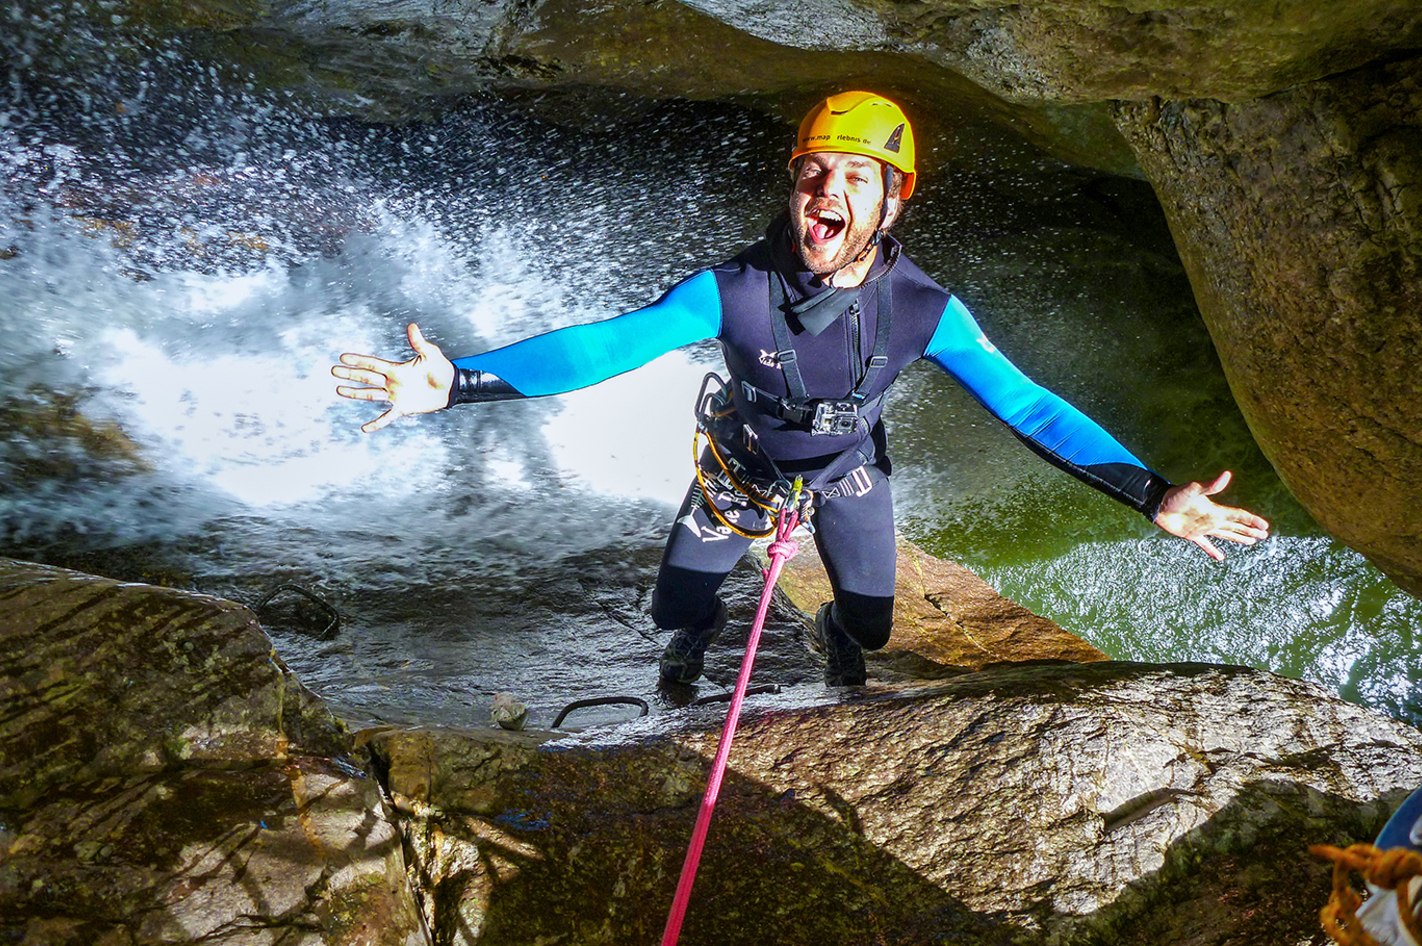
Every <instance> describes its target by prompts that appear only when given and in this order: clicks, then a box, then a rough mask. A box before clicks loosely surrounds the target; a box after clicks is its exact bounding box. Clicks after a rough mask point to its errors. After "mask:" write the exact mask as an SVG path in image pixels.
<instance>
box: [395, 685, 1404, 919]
mask: <svg viewBox="0 0 1422 946" xmlns="http://www.w3.org/2000/svg"><path fill="white" fill-rule="evenodd" d="M720 719H721V716H720V711H719V710H712V709H710V708H702V709H694V710H688V711H685V712H684V713H682V714H679V715H676V716H661V717H654V718H650V719H648V720H644V721H641V722H638V723H634V724H630V725H627V726H623V727H620V728H619V729H617V730H608V731H603V732H602V733H601V734H592V733H589V734H585V735H583V736H580V737H577V738H563V739H557V740H550V739H549V734H538V733H533V732H526V733H517V734H515V733H507V732H502V731H495V730H487V731H454V730H387V731H383V732H378V733H372V734H370V738H371V744H372V748H373V750H374V751H375V753H376V756H377V758H378V760H380V762H381V764H383V765H384V766H386V767H387V769H388V776H387V777H388V780H389V787H390V790H391V792H392V794H393V797H395V798H396V799H398V800H400V804H401V812H402V814H401V821H402V825H403V827H402V830H403V831H404V832H405V834H406V838H407V843H408V845H409V847H410V849H411V850H412V851H413V852H414V859H413V861H412V865H411V867H412V870H413V871H414V872H415V873H416V875H417V876H418V877H419V878H420V885H421V887H422V888H423V889H424V890H425V892H426V899H425V910H426V913H427V916H428V918H429V921H430V925H431V928H432V930H433V934H434V939H435V942H437V943H440V944H467V943H474V942H478V943H480V944H503V943H528V942H533V941H545V942H560V941H576V942H579V943H583V944H601V943H608V944H611V943H628V942H655V941H656V937H657V936H658V935H659V934H660V931H661V929H662V926H663V924H664V923H665V920H666V913H667V910H668V908H669V906H670V903H671V899H672V893H673V891H674V889H675V886H676V882H677V878H678V875H679V872H680V869H681V862H682V858H683V857H684V854H685V849H686V844H687V842H688V840H689V838H690V832H691V827H692V824H693V822H694V820H695V816H696V812H697V809H698V807H699V804H700V800H701V795H702V791H703V789H704V784H705V778H706V773H707V771H708V766H709V760H710V759H711V757H712V755H713V754H714V752H715V747H716V741H717V737H718V736H719V726H720ZM1419 781H1422V734H1419V733H1418V732H1417V731H1415V730H1414V729H1412V728H1411V727H1408V726H1406V725H1405V724H1402V723H1398V722H1395V721H1392V720H1389V719H1387V718H1385V717H1382V716H1380V715H1378V714H1376V713H1373V712H1371V711H1368V710H1364V709H1361V708H1359V707H1356V706H1353V705H1351V704H1347V703H1344V702H1342V701H1340V700H1338V699H1336V698H1334V697H1332V696H1330V695H1329V694H1327V693H1326V692H1324V691H1323V690H1322V689H1321V688H1318V687H1316V686H1313V685H1310V684H1304V683H1299V682H1297V681H1291V680H1286V679H1283V678H1280V677H1276V676H1273V675H1270V674H1266V673H1260V672H1255V671H1250V670H1245V669H1242V668H1229V667H1206V666H1202V665H1176V666H1147V665H1138V664H1125V663H1111V662H1095V663H1087V664H1077V665H1070V666H1067V665H1054V666H1044V665H1035V666H1022V665H1018V666H999V667H993V668H989V669H987V670H984V671H979V672H973V673H969V674H965V675H963V676H959V677H956V678H954V679H952V680H950V681H944V682H939V683H932V684H920V685H917V686H903V685H891V686H882V685H881V686H870V687H869V688H867V689H866V690H865V691H863V692H862V693H855V694H846V695H845V696H844V698H843V699H838V700H837V699H835V698H834V697H832V696H831V697H826V696H824V695H823V691H822V690H818V689H816V690H815V691H813V692H811V691H809V690H808V689H806V690H802V691H795V692H790V693H785V694H781V695H780V696H777V697H773V698H771V697H756V698H752V699H751V700H750V701H749V702H748V704H747V711H746V715H745V717H744V720H743V723H742V727H741V729H740V731H739V733H738V735H737V737H736V743H735V748H734V750H733V752H732V754H731V764H730V771H729V773H728V775H727V778H726V781H725V783H724V785H723V787H722V791H721V796H720V802H719V805H718V807H717V811H716V815H715V820H714V821H713V822H712V829H711V835H710V839H709V841H708V843H707V846H706V849H705V853H704V855H703V858H702V862H701V867H700V871H699V873H698V874H697V879H696V885H695V889H694V892H693V894H692V899H691V906H690V911H689V914H688V917H687V921H686V924H685V926H684V927H683V931H682V935H681V940H680V941H681V942H682V943H685V944H688V946H693V944H699V943H708V944H709V943H717V944H726V946H735V944H741V943H746V944H751V943H754V944H761V943H765V942H827V943H861V942H894V943H921V944H927V943H941V942H955V943H974V944H978V943H982V944H994V943H1000V944H1007V943H1046V942H1051V943H1057V944H1076V943H1082V944H1085V943H1101V942H1112V943H1124V944H1142V946H1145V944H1152V946H1156V944H1160V943H1166V942H1168V943H1172V944H1186V946H1188V944H1197V943H1198V944H1204V943H1220V942H1237V943H1266V942H1267V943H1271V944H1304V943H1320V944H1321V943H1323V942H1325V940H1324V939H1323V936H1322V933H1321V932H1320V931H1319V927H1318V923H1317V910H1318V907H1319V906H1320V905H1321V904H1322V903H1323V901H1324V900H1325V899H1326V898H1327V893H1328V871H1327V868H1326V866H1324V865H1321V864H1317V863H1314V862H1313V861H1311V860H1310V858H1309V856H1308V854H1307V851H1306V845H1307V844H1308V843H1310V842H1318V841H1328V840H1330V839H1339V840H1349V839H1357V838H1366V837H1371V836H1372V834H1374V833H1375V832H1376V831H1377V829H1378V828H1379V827H1380V826H1381V824H1382V821H1383V820H1385V818H1386V816H1387V814H1388V813H1389V811H1390V809H1391V807H1392V806H1393V805H1395V804H1396V803H1398V802H1400V801H1401V799H1402V798H1403V797H1405V795H1406V794H1407V792H1408V791H1410V789H1412V788H1413V787H1415V786H1416V785H1417V784H1418V782H1419Z"/></svg>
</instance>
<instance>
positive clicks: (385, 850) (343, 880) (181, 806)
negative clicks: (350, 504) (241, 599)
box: [0, 559, 426, 946]
mask: <svg viewBox="0 0 1422 946" xmlns="http://www.w3.org/2000/svg"><path fill="white" fill-rule="evenodd" d="M0 940H4V941H5V942H15V943H24V944H27V946H30V944H32V946H40V944H75V946H80V944H82V946H92V944H105V946H137V944H145V943H164V944H184V943H191V944H196V943H209V944H243V946H265V944H273V946H274V944H277V943H280V944H283V946H285V944H305V946H318V944H342V946H347V944H348V946H356V944H360V946H375V944H390V946H397V944H398V946H415V944H419V943H424V942H426V937H425V935H424V931H423V928H422V926H421V924H420V918H419V913H418V911H417V910H416V908H415V904H414V899H413V896H412V894H411V891H410V889H409V887H408V884H407V882H406V879H405V874H404V860H403V856H402V853H401V850H400V844H399V840H398V836H397V835H396V834H395V832H394V830H393V828H392V826H391V824H390V823H389V821H388V820H387V819H386V818H385V815H384V809H383V805H382V800H381V795H380V790H379V786H378V785H377V783H376V782H375V781H374V780H372V779H371V778H370V777H369V776H368V775H367V774H366V773H365V771H364V769H363V766H362V765H361V764H360V762H359V761H358V758H357V756H355V755H354V754H353V743H352V740H351V737H350V735H349V733H348V732H346V730H345V728H344V727H343V726H342V725H341V724H340V723H339V722H338V721H337V720H335V719H334V718H333V717H332V716H331V714H330V713H329V712H328V711H327V710H326V709H325V707H324V706H323V705H322V704H321V703H320V701H319V700H317V699H316V698H315V697H314V696H312V694H310V693H309V692H308V691H307V690H306V689H305V688H303V687H302V686H301V684H300V683H299V682H297V680H296V679H295V678H294V677H293V676H292V675H291V673H290V672H289V671H288V670H287V669H286V667H285V666H284V665H283V664H282V663H281V661H280V660H278V659H277V658H276V655H275V654H274V653H273V652H272V649H271V644H270V643H269V642H268V641H267V639H266V636H265V635H264V634H263V633H262V631H261V630H260V628H258V627H257V624H256V620H255V619H254V618H253V616H252V615H251V613H250V612H248V611H246V610H245V609H243V608H240V607H238V606H237V605H234V604H231V603H229V602H225V601H221V600H219V599H216V598H209V597H206V596H203V595H194V594H190V593H185V592H179V591H171V590H167V589H160V588H154V587H151V586H147V585H126V584H120V583H118V582H114V581H109V580H107V579H102V578H95V577H92V576H87V575H81V574H78V573H76V572H69V571H65V570H62V569H57V568H49V567H46V566H41V565H30V564H25V563H21V562H14V561H10V560H5V559H0Z"/></svg>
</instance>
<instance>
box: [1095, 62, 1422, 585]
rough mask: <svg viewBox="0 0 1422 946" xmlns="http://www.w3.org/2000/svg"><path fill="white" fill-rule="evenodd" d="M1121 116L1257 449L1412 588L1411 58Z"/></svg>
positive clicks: (1415, 391)
mask: <svg viewBox="0 0 1422 946" xmlns="http://www.w3.org/2000/svg"><path fill="white" fill-rule="evenodd" d="M1120 124H1121V128H1122V130H1123V131H1124V132H1125V133H1126V134H1127V137H1128V138H1129V140H1130V141H1131V143H1132V145H1133V146H1134V148H1135V151H1136V154H1137V155H1138V156H1139V158H1140V161H1141V164H1142V166H1143V167H1144V168H1145V169H1146V173H1147V175H1148V177H1149V178H1150V180H1151V182H1152V183H1153V184H1154V186H1155V188H1156V192H1157V194H1158V195H1159V197H1160V199H1161V203H1162V205H1163V206H1164V208H1165V211H1166V214H1167V215H1168V217H1169V219H1170V224H1171V230H1172V232H1173V233H1174V234H1175V240H1176V244H1177V246H1178V247H1179V249H1180V255H1181V258H1182V260H1183V261H1184V263H1185V266H1186V268H1187V270H1188V272H1189V274H1190V281H1191V284H1192V286H1193V287H1194V290H1195V296H1196V299H1197V301H1198V303H1199V305H1200V310H1201V313H1202V314H1203V315H1204V318H1205V321H1206V323H1207V325H1208V326H1209V329H1210V333H1211V336H1212V337H1213V339H1214V341H1215V346H1216V348H1218V350H1219V353H1220V359H1221V362H1222V363H1223V365H1224V368H1225V372H1226V375H1227V376H1228V378H1229V382H1230V386H1231V388H1232V389H1233V391H1234V394H1235V399H1236V400H1237V401H1238V402H1239V405H1240V407H1241V409H1242V410H1243V412H1244V415H1245V417H1246V419H1247V420H1248V421H1249V424H1250V428H1251V429H1252V430H1253V432H1254V435H1255V439H1256V440H1257V441H1258V442H1259V445H1260V447H1261V448H1262V449H1263V450H1264V452H1265V455H1266V456H1268V458H1269V460H1270V462H1271V463H1272V464H1273V465H1274V467H1275V469H1277V470H1278V471H1279V474H1280V476H1281V477H1282V478H1283V480H1284V481H1285V483H1287V484H1288V486H1289V488H1290V490H1292V491H1293V493H1294V495H1295V496H1297V497H1298V499H1299V501H1300V502H1302V503H1303V505H1304V506H1305V507H1306V508H1307V509H1308V510H1309V511H1310V512H1312V513H1313V515H1314V516H1315V517H1316V518H1317V519H1318V520H1319V522H1320V524H1322V525H1323V526H1324V527H1325V528H1326V529H1328V531H1329V532H1331V533H1332V534H1333V535H1335V536H1337V537H1338V538H1339V539H1341V540H1342V541H1343V542H1345V543H1347V544H1348V545H1350V546H1352V547H1354V548H1356V549H1359V550H1360V551H1362V552H1364V554H1366V555H1367V556H1368V557H1369V558H1370V559H1371V560H1372V561H1373V562H1374V563H1375V564H1376V565H1378V566H1379V567H1380V568H1381V569H1382V570H1383V571H1384V572H1386V573H1387V574H1388V575H1389V576H1390V577H1392V579H1393V580H1394V581H1395V582H1397V584H1398V585H1399V586H1401V587H1403V588H1405V589H1407V590H1408V591H1410V592H1411V593H1412V594H1414V595H1422V577H1419V576H1422V506H1419V504H1418V502H1417V498H1418V495H1419V492H1422V367H1419V364H1418V359H1419V356H1422V57H1412V58H1407V59H1401V60H1398V61H1394V62H1387V63H1382V64H1378V65H1374V66H1369V67H1365V68H1362V69H1357V70H1353V71H1350V72H1348V73H1345V74H1342V75H1339V76H1334V77H1330V78H1328V79H1323V80H1319V81H1315V82H1308V83H1302V84H1300V85H1297V86H1294V87H1292V88H1290V89H1287V90H1285V91H1282V92H1278V93H1275V94H1273V95H1268V96H1263V97H1260V98H1257V99H1252V100H1249V101H1246V102H1238V103H1225V102H1220V101H1216V100H1211V99H1193V100H1186V101H1175V102H1162V101H1160V100H1151V101H1147V102H1139V103H1129V104H1123V105H1122V107H1121V108H1120Z"/></svg>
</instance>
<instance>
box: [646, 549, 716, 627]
mask: <svg viewBox="0 0 1422 946" xmlns="http://www.w3.org/2000/svg"><path fill="white" fill-rule="evenodd" d="M725 577H726V576H725V575H714V574H707V573H706V572H698V571H693V570H692V569H689V568H678V567H676V566H675V565H663V566H662V570H661V572H660V574H658V575H657V585H656V587H655V588H653V589H652V623H653V624H655V625H657V627H659V628H661V629H662V630H664V631H672V630H676V629H677V628H679V627H703V626H705V625H707V624H710V623H711V621H712V620H713V619H714V618H715V616H716V605H717V604H718V603H719V602H720V600H721V599H720V597H719V596H718V595H717V594H716V591H717V589H719V588H720V587H721V582H722V581H723V580H724V579H725Z"/></svg>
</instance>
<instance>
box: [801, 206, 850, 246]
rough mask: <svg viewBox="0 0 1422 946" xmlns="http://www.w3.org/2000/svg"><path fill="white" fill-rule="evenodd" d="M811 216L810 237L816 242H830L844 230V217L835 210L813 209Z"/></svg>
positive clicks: (809, 215)
mask: <svg viewBox="0 0 1422 946" xmlns="http://www.w3.org/2000/svg"><path fill="white" fill-rule="evenodd" d="M807 216H808V217H809V218H810V239H811V241H813V242H814V243H816V244H820V243H828V242H829V241H830V240H833V239H834V238H835V237H837V236H839V235H840V234H841V233H843V232H844V218H843V217H841V216H840V215H839V214H837V213H835V212H834V211H833V210H812V211H810V213H809V214H807Z"/></svg>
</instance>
